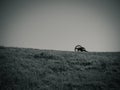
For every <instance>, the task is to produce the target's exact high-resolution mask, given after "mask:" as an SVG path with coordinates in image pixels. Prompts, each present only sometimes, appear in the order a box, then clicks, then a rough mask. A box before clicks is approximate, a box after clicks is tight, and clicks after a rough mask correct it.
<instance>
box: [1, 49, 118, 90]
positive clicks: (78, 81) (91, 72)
mask: <svg viewBox="0 0 120 90" xmlns="http://www.w3.org/2000/svg"><path fill="white" fill-rule="evenodd" d="M119 76H120V53H119V52H114V53H113V52H111V53H108V52H106V53H105V52H104V53H102V52H101V53H98V52H87V53H84V52H82V53H80V52H68V51H54V50H38V49H30V48H29V49H25V48H8V47H5V49H0V90H118V89H119V88H120V86H119V85H120V77H119Z"/></svg>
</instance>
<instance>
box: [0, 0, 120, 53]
mask: <svg viewBox="0 0 120 90" xmlns="http://www.w3.org/2000/svg"><path fill="white" fill-rule="evenodd" d="M0 3H1V5H0V8H1V9H0V10H1V11H0V12H1V14H0V45H4V46H16V47H28V48H29V47H30V48H39V49H54V50H68V51H72V50H74V47H75V45H77V44H80V45H82V46H84V47H85V48H86V49H87V50H88V51H120V47H119V46H120V39H119V34H120V1H119V0H1V1H0Z"/></svg>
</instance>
